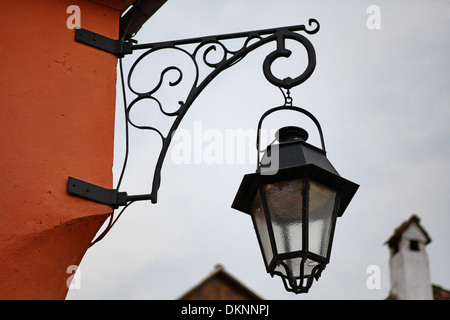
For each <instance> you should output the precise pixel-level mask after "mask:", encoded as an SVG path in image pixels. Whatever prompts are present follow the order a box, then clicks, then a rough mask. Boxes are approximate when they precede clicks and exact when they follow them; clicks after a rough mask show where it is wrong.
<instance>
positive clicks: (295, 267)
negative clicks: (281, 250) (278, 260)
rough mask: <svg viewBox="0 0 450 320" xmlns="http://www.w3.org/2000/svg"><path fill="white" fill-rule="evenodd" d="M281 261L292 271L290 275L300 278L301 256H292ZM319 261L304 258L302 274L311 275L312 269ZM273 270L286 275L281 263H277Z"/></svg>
mask: <svg viewBox="0 0 450 320" xmlns="http://www.w3.org/2000/svg"><path fill="white" fill-rule="evenodd" d="M283 262H284V263H285V264H286V266H287V267H288V268H289V270H290V271H291V273H292V276H293V277H294V278H296V279H299V278H300V269H301V265H300V264H301V262H302V257H298V258H292V259H284V260H283ZM318 264H319V263H318V262H317V261H314V260H311V259H306V261H305V264H304V266H303V276H304V277H307V276H309V275H311V273H312V270H313V268H314V267H315V266H317V265H318ZM275 272H280V273H281V274H282V275H284V276H286V277H287V276H288V275H287V273H286V269H285V268H284V267H283V265H281V264H280V265H277V266H276V268H275Z"/></svg>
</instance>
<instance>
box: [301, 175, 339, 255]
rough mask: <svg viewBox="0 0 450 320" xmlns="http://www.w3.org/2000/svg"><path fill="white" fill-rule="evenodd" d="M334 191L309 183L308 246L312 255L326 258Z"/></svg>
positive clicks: (333, 205) (331, 224)
mask: <svg viewBox="0 0 450 320" xmlns="http://www.w3.org/2000/svg"><path fill="white" fill-rule="evenodd" d="M335 202H336V191H334V190H332V189H330V188H328V187H326V186H324V185H322V184H319V183H317V182H315V181H313V180H310V181H309V234H308V245H309V248H308V249H309V250H308V251H310V252H312V253H315V254H318V255H319V256H322V257H324V258H326V257H327V253H328V246H329V243H330V240H331V239H330V238H331V232H332V226H333V219H334V217H333V212H334V207H335Z"/></svg>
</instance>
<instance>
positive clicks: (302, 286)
mask: <svg viewBox="0 0 450 320" xmlns="http://www.w3.org/2000/svg"><path fill="white" fill-rule="evenodd" d="M305 261H306V259H302V262H301V263H300V276H299V277H294V276H293V275H292V272H291V270H290V269H289V267H288V266H287V265H286V264H285V263H284V262H280V265H281V266H283V268H284V269H285V270H286V274H283V273H281V272H274V273H273V274H272V277H273V276H274V274H277V275H279V276H280V277H281V279H282V280H283V284H284V287H285V289H286V291H289V292H293V293H295V294H299V293H307V292H308V291H309V289H310V288H311V286H312V284H313V281H314V279H316V281H317V280H319V278H320V276H321V275H322V271H323V270H324V269H325V267H326V264H323V263H320V264H318V265H317V266H315V267H314V268H313V269H312V270H311V274H309V275H307V276H304V263H305Z"/></svg>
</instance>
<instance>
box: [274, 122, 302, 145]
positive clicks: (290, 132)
mask: <svg viewBox="0 0 450 320" xmlns="http://www.w3.org/2000/svg"><path fill="white" fill-rule="evenodd" d="M308 137H309V134H308V132H307V131H306V130H305V129H303V128H300V127H295V126H289V127H283V128H280V129H279V130H278V131H277V132H276V133H275V138H276V139H277V141H278V142H280V143H286V142H297V141H306V140H308Z"/></svg>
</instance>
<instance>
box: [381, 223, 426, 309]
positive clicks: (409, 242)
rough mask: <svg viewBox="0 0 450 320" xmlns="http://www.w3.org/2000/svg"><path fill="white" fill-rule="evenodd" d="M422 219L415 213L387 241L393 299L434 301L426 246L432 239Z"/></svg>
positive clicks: (391, 297) (391, 296) (391, 295)
mask: <svg viewBox="0 0 450 320" xmlns="http://www.w3.org/2000/svg"><path fill="white" fill-rule="evenodd" d="M419 222H420V219H419V218H418V217H417V216H416V215H413V216H411V218H410V219H409V220H408V221H406V222H404V223H403V224H402V225H401V226H400V227H398V228H397V229H395V231H394V234H393V235H392V236H391V237H390V238H389V240H388V241H386V243H387V244H388V245H389V249H390V259H389V267H390V271H391V292H390V295H389V298H390V299H397V300H433V289H432V286H431V277H430V266H429V262H428V255H427V253H426V251H425V246H426V245H427V244H429V243H430V242H431V238H430V237H429V236H428V234H427V232H426V231H425V229H424V228H423V227H422V226H421V225H420V223H419Z"/></svg>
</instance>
